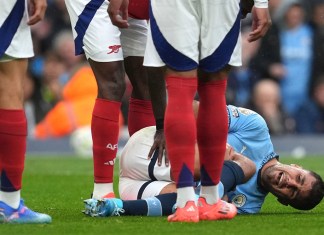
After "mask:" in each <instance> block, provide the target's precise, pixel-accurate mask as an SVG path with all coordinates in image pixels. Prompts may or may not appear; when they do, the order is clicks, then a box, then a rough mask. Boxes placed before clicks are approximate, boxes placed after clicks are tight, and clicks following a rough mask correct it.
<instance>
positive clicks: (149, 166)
mask: <svg viewBox="0 0 324 235" xmlns="http://www.w3.org/2000/svg"><path fill="white" fill-rule="evenodd" d="M155 130H156V128H155V126H151V127H146V128H143V129H141V130H139V131H138V132H136V133H135V134H133V135H132V136H131V137H130V139H129V140H128V142H127V144H126V145H125V147H124V149H123V151H122V153H121V156H120V159H119V164H120V166H119V167H120V176H119V194H120V197H121V198H122V199H123V200H135V199H140V198H147V197H153V196H156V195H159V194H160V192H161V190H162V189H163V188H164V187H165V186H166V185H168V184H170V183H172V180H171V177H170V166H169V167H166V166H165V165H164V164H162V166H158V165H157V151H156V152H155V154H154V155H153V157H152V158H151V159H148V158H147V156H148V153H149V151H150V148H151V146H152V144H153V141H154V134H155Z"/></svg>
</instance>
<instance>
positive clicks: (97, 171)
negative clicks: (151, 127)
mask: <svg viewBox="0 0 324 235" xmlns="http://www.w3.org/2000/svg"><path fill="white" fill-rule="evenodd" d="M82 2H83V3H82ZM82 2H81V1H72V0H65V3H66V6H67V10H68V13H69V16H70V19H71V25H72V31H73V35H74V41H75V50H76V54H77V55H79V54H83V53H84V54H85V55H86V57H87V59H88V61H89V64H90V66H91V68H92V70H93V72H94V75H95V78H96V81H97V86H98V96H97V99H96V101H95V106H94V109H93V113H92V122H91V132H92V140H93V164H94V189H93V198H96V199H101V198H104V197H114V190H113V173H114V164H115V157H116V153H117V147H118V145H117V142H118V136H119V125H118V120H119V113H120V106H121V99H122V96H123V94H124V91H125V71H124V64H123V48H122V45H121V42H120V34H121V33H120V31H119V29H118V28H117V27H115V26H113V25H112V23H111V22H110V19H109V16H108V13H107V8H108V4H109V2H108V1H82Z"/></svg>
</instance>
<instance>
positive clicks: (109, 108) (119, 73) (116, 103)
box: [89, 59, 125, 199]
mask: <svg viewBox="0 0 324 235" xmlns="http://www.w3.org/2000/svg"><path fill="white" fill-rule="evenodd" d="M89 63H90V65H91V68H92V70H93V72H94V75H95V78H96V81H97V85H98V98H97V99H96V102H95V106H94V109H93V113H92V122H91V133H92V140H93V164H94V189H93V198H97V199H100V198H103V197H114V193H113V192H114V189H113V176H114V174H113V173H114V164H115V158H116V154H117V146H118V136H119V112H120V106H121V99H122V96H123V94H124V91H125V78H124V72H123V71H124V70H123V62H122V61H116V62H95V61H93V60H92V59H89Z"/></svg>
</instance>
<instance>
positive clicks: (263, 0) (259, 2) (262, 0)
mask: <svg viewBox="0 0 324 235" xmlns="http://www.w3.org/2000/svg"><path fill="white" fill-rule="evenodd" d="M268 6H269V1H268V0H254V7H256V8H268Z"/></svg>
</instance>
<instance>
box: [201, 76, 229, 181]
mask: <svg viewBox="0 0 324 235" xmlns="http://www.w3.org/2000/svg"><path fill="white" fill-rule="evenodd" d="M226 84H227V81H226V80H220V81H213V82H209V83H205V84H199V85H198V93H199V98H200V106H199V112H198V118H197V142H198V147H199V154H200V166H201V184H202V185H203V186H212V185H216V184H217V183H218V182H219V180H220V175H221V170H222V166H223V162H224V154H225V149H226V141H227V133H228V116H227V111H226V100H225V91H226Z"/></svg>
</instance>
